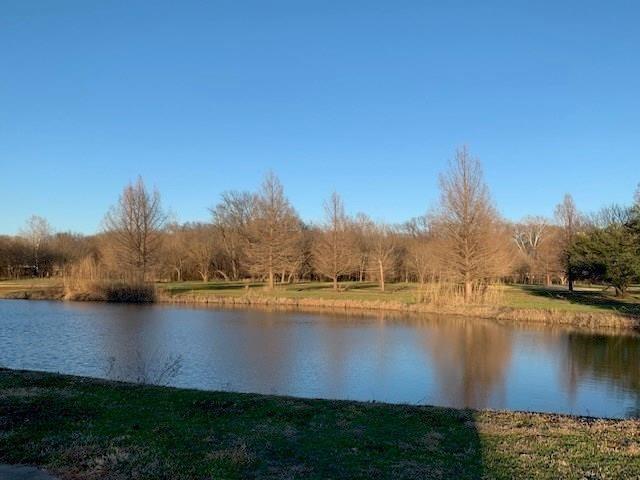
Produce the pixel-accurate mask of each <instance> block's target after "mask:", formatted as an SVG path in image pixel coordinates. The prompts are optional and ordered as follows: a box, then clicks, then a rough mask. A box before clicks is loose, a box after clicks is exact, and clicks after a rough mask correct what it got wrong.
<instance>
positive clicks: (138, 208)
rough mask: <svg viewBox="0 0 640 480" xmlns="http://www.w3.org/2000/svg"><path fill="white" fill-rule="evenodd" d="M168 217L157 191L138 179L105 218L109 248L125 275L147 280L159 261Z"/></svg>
mask: <svg viewBox="0 0 640 480" xmlns="http://www.w3.org/2000/svg"><path fill="white" fill-rule="evenodd" d="M166 218H167V217H166V214H165V213H164V211H163V210H162V205H161V203H160V193H159V192H158V191H157V190H154V191H153V192H149V191H148V190H147V188H146V187H145V185H144V182H143V181H142V178H138V180H137V181H136V182H135V183H131V184H129V185H127V186H126V187H125V188H124V190H123V191H122V194H121V195H120V198H119V199H118V203H116V204H115V205H114V206H113V207H111V209H110V210H109V212H108V213H107V214H106V216H105V218H104V228H105V232H106V233H107V238H108V240H109V246H110V248H111V250H112V253H113V256H114V258H115V260H116V262H117V265H118V267H119V268H120V269H122V274H123V275H124V276H128V275H129V274H132V275H133V276H134V277H135V279H136V280H145V279H146V277H147V274H148V273H149V270H150V268H151V267H153V266H154V264H155V262H156V261H157V260H158V253H159V251H160V247H161V244H162V232H163V228H164V225H165V221H166Z"/></svg>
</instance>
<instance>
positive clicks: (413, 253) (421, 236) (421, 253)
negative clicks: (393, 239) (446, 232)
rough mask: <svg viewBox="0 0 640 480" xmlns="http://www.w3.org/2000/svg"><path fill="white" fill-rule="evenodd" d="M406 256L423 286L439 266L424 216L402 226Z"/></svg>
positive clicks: (430, 232) (428, 226)
mask: <svg viewBox="0 0 640 480" xmlns="http://www.w3.org/2000/svg"><path fill="white" fill-rule="evenodd" d="M404 232H405V235H406V255H407V262H408V264H409V268H411V270H412V272H413V273H414V275H415V277H416V279H417V280H418V282H419V283H420V284H421V285H423V284H424V283H426V281H427V279H428V277H430V276H431V277H434V276H435V275H436V271H437V269H438V266H439V261H438V256H437V253H436V248H435V239H434V235H433V232H432V231H431V225H430V223H429V220H428V218H427V217H426V216H422V217H418V218H413V219H411V220H409V221H408V222H407V223H405V225H404Z"/></svg>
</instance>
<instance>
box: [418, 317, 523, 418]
mask: <svg viewBox="0 0 640 480" xmlns="http://www.w3.org/2000/svg"><path fill="white" fill-rule="evenodd" d="M426 341H427V342H428V344H427V351H428V352H429V354H430V355H431V358H432V359H433V362H434V364H435V366H436V374H437V376H438V379H439V383H440V385H441V389H442V394H443V397H444V399H445V402H443V403H446V404H448V405H452V406H460V407H475V408H485V407H488V406H490V405H493V406H495V407H499V406H501V405H504V403H505V375H506V372H507V370H508V368H509V364H510V361H511V349H512V330H511V329H508V328H506V327H504V326H502V325H499V324H497V323H495V322H491V321H487V320H483V319H463V320H458V319H446V320H444V321H441V322H440V324H439V326H438V328H433V329H430V335H429V336H428V337H427V339H426Z"/></svg>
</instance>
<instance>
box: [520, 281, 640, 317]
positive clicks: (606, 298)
mask: <svg viewBox="0 0 640 480" xmlns="http://www.w3.org/2000/svg"><path fill="white" fill-rule="evenodd" d="M522 288H523V290H525V291H526V292H527V293H529V294H531V295H535V296H538V297H544V298H548V299H556V300H565V301H567V302H569V303H572V304H577V305H586V306H590V307H596V308H600V309H603V310H610V311H612V312H617V313H624V314H628V315H640V300H639V299H638V298H637V297H636V296H635V295H632V294H629V295H627V296H626V297H621V298H615V297H613V296H612V295H611V294H610V293H608V292H606V291H603V290H578V291H573V292H569V291H568V290H563V289H559V288H542V287H534V286H523V287H522Z"/></svg>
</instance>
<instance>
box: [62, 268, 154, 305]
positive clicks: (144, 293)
mask: <svg viewBox="0 0 640 480" xmlns="http://www.w3.org/2000/svg"><path fill="white" fill-rule="evenodd" d="M64 292H65V294H64V298H65V300H76V301H98V302H115V303H153V302H155V301H156V288H155V286H154V285H153V284H151V283H146V282H141V281H135V280H111V279H109V275H108V273H106V272H105V271H104V269H103V268H102V267H101V266H100V265H99V264H97V263H96V262H95V260H93V259H92V258H85V259H83V260H81V261H80V262H78V263H77V264H74V265H72V266H71V267H70V268H69V269H68V271H67V272H66V274H65V276H64Z"/></svg>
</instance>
